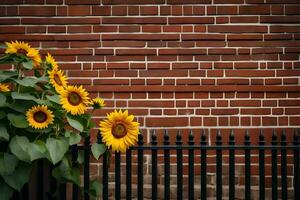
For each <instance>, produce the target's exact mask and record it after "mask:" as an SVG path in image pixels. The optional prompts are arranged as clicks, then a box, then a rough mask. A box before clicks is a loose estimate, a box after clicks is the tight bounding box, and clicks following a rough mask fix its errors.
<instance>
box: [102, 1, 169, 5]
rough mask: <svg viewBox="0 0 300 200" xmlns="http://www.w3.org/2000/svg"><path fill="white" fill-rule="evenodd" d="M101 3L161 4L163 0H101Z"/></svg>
mask: <svg viewBox="0 0 300 200" xmlns="http://www.w3.org/2000/svg"><path fill="white" fill-rule="evenodd" d="M102 3H103V4H108V5H119V4H128V5H131V4H163V3H164V0H127V1H126V2H124V1H123V0H114V1H111V0H102Z"/></svg>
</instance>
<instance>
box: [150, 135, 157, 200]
mask: <svg viewBox="0 0 300 200" xmlns="http://www.w3.org/2000/svg"><path fill="white" fill-rule="evenodd" d="M151 144H152V145H153V146H156V145H157V136H156V133H155V130H153V131H152V135H151ZM152 199H153V200H156V199H157V150H156V149H152Z"/></svg>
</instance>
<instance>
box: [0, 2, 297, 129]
mask: <svg viewBox="0 0 300 200" xmlns="http://www.w3.org/2000/svg"><path fill="white" fill-rule="evenodd" d="M298 3H299V4H298ZM0 4H1V6H0V15H1V18H0V24H1V26H0V34H1V35H0V41H10V40H26V41H28V42H30V43H31V44H32V45H33V46H35V47H38V48H40V49H43V50H42V53H46V52H50V53H52V54H53V55H54V56H55V57H56V58H57V60H58V61H59V62H60V65H61V67H62V68H64V69H65V70H67V75H68V76H69V77H70V79H71V83H74V84H84V85H86V87H87V88H88V89H89V91H90V92H91V93H92V94H93V95H94V96H97V95H99V96H100V97H103V98H104V99H105V100H106V102H107V107H106V109H103V110H102V111H100V112H98V113H96V114H97V116H103V115H104V114H105V113H106V112H108V111H111V110H112V109H114V108H124V109H125V108H126V109H129V110H130V112H131V113H134V114H135V115H136V116H137V117H138V120H139V121H140V123H141V127H142V129H143V131H144V132H145V133H146V132H147V130H148V129H150V128H151V129H153V128H154V129H161V128H162V127H168V128H169V129H172V130H174V129H186V130H187V129H188V128H192V129H199V128H203V127H205V128H208V129H210V128H215V127H219V128H248V127H256V128H259V127H269V128H272V127H278V126H280V127H287V126H292V127H299V126H300V116H299V114H300V108H299V105H300V99H299V97H300V92H299V89H300V87H299V75H300V70H299V69H300V62H299V52H300V25H299V22H300V17H299V14H300V2H299V0H2V1H1V3H0ZM2 69H3V68H2Z"/></svg>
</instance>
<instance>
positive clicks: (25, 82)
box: [14, 78, 39, 87]
mask: <svg viewBox="0 0 300 200" xmlns="http://www.w3.org/2000/svg"><path fill="white" fill-rule="evenodd" d="M14 81H15V82H16V83H18V84H19V85H22V86H24V87H34V86H35V84H36V83H37V82H39V81H38V80H37V79H36V78H23V79H21V80H20V79H14Z"/></svg>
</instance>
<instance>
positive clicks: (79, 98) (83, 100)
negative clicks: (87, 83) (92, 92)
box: [60, 85, 90, 115]
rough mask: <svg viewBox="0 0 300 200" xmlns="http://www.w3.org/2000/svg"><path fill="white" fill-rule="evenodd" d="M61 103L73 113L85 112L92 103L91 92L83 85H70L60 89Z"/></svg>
mask: <svg viewBox="0 0 300 200" xmlns="http://www.w3.org/2000/svg"><path fill="white" fill-rule="evenodd" d="M60 103H61V104H62V107H63V108H64V109H65V110H66V111H67V112H68V113H71V114H72V115H81V114H84V113H85V112H86V111H87V109H88V105H89V103H90V99H89V93H88V92H87V91H86V90H85V89H84V88H83V87H82V86H80V87H77V86H71V85H68V86H66V87H65V88H64V89H63V90H61V91H60Z"/></svg>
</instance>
